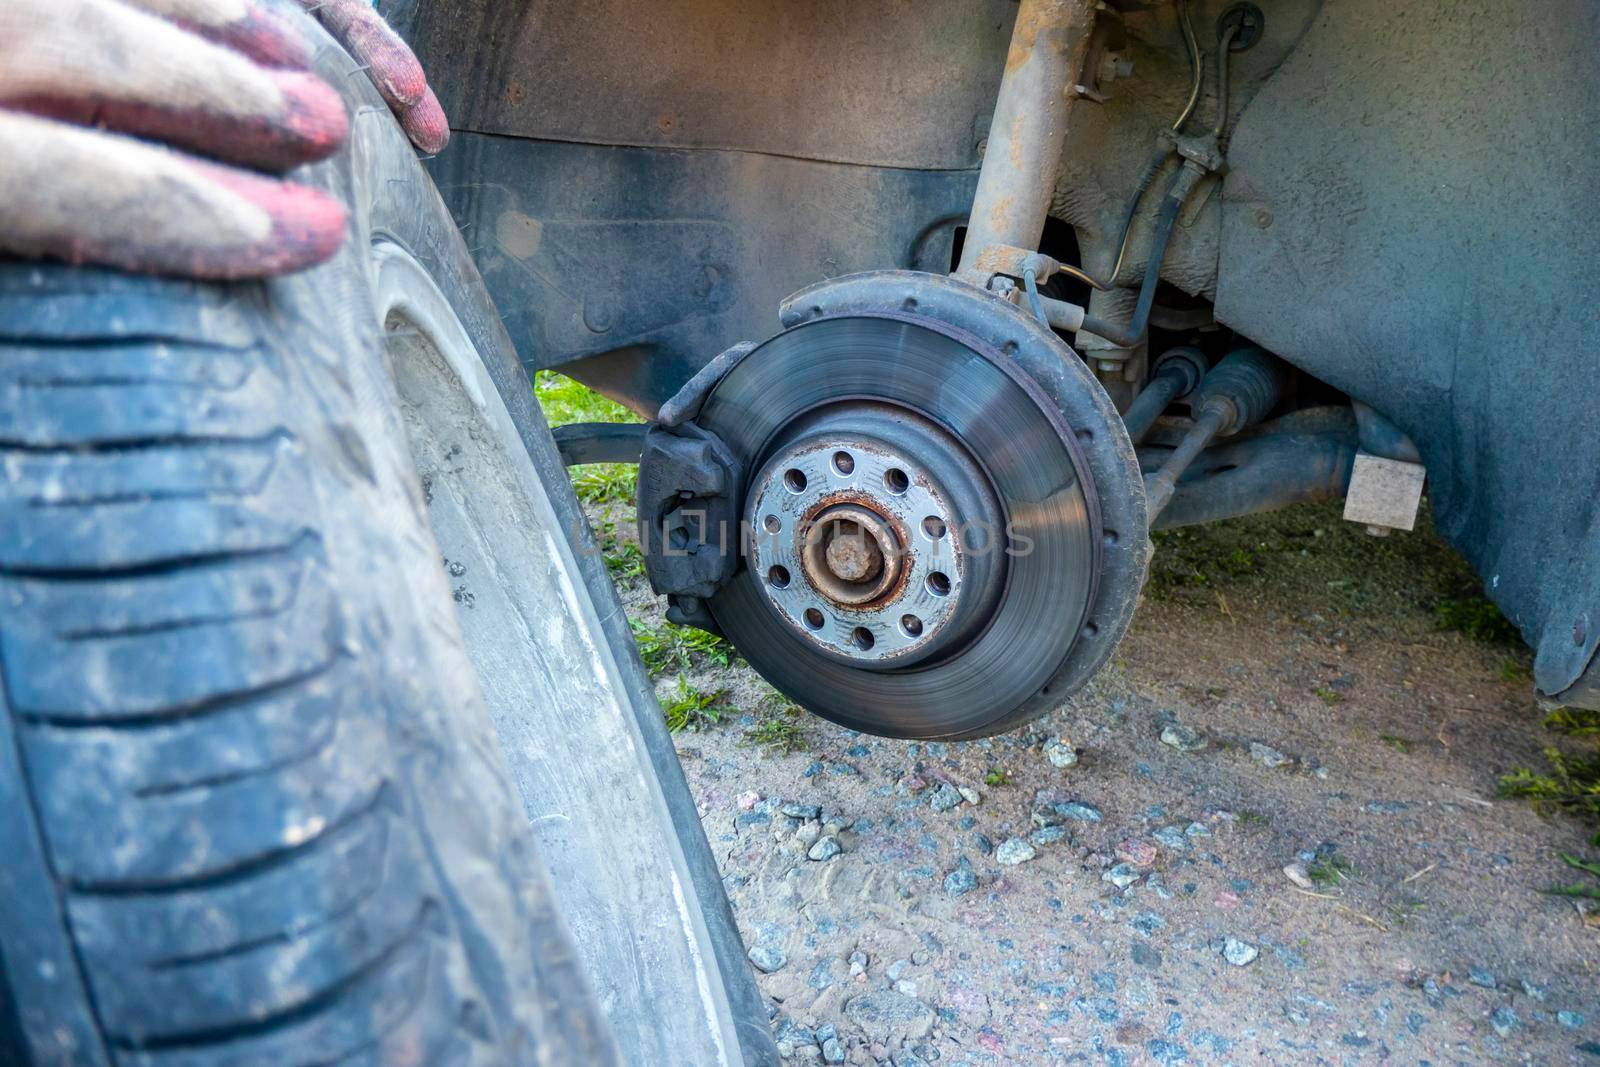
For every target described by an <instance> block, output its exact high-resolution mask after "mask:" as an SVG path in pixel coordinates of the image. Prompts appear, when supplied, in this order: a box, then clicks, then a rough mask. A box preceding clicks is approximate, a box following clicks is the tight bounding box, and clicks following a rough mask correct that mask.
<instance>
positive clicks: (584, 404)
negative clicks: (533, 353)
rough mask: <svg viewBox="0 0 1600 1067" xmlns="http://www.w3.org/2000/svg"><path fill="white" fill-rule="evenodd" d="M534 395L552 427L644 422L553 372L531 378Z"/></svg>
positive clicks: (613, 402)
mask: <svg viewBox="0 0 1600 1067" xmlns="http://www.w3.org/2000/svg"><path fill="white" fill-rule="evenodd" d="M533 395H534V396H535V397H536V398H537V399H538V401H539V407H540V408H541V409H542V410H543V411H544V418H545V421H546V422H548V423H549V424H550V425H551V426H552V427H556V426H566V425H567V424H568V423H573V422H643V421H644V420H643V419H641V418H640V417H639V416H637V415H635V414H634V413H633V412H631V411H629V410H628V409H627V408H625V407H623V406H622V405H621V404H619V403H617V402H616V401H615V400H612V399H610V398H609V397H604V396H601V395H600V394H599V393H597V392H595V391H594V390H593V389H590V388H589V387H588V386H586V385H583V384H581V383H579V382H575V381H573V380H572V379H571V378H568V377H567V376H566V375H565V374H557V373H556V372H555V371H553V370H542V371H540V372H539V373H538V374H535V375H534V376H533Z"/></svg>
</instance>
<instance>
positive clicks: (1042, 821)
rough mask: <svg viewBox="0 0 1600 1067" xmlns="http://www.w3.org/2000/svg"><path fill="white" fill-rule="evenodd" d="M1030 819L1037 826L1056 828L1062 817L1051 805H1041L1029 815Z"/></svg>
mask: <svg viewBox="0 0 1600 1067" xmlns="http://www.w3.org/2000/svg"><path fill="white" fill-rule="evenodd" d="M1028 818H1029V820H1030V821H1032V823H1033V825H1035V826H1054V825H1056V824H1057V823H1059V822H1060V821H1061V816H1060V814H1058V813H1057V812H1056V809H1055V808H1053V807H1051V806H1050V805H1049V804H1041V805H1039V806H1038V807H1036V808H1034V809H1033V811H1032V812H1030V813H1029V815H1028Z"/></svg>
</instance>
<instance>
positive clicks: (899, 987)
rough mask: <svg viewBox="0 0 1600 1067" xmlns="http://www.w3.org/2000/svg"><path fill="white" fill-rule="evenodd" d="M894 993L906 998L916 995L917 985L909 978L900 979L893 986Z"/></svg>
mask: <svg viewBox="0 0 1600 1067" xmlns="http://www.w3.org/2000/svg"><path fill="white" fill-rule="evenodd" d="M894 991H895V992H896V993H900V994H903V995H905V996H908V997H914V996H916V995H917V983H915V982H913V981H912V980H911V979H909V978H902V979H900V981H898V982H896V983H895V984H894Z"/></svg>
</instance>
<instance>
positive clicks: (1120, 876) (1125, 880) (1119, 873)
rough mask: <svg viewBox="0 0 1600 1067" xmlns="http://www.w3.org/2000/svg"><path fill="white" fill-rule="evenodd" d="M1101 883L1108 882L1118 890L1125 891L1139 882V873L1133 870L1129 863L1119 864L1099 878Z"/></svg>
mask: <svg viewBox="0 0 1600 1067" xmlns="http://www.w3.org/2000/svg"><path fill="white" fill-rule="evenodd" d="M1100 880H1101V881H1102V882H1110V883H1111V884H1112V885H1114V886H1116V887H1117V888H1118V889H1126V888H1128V887H1129V886H1130V885H1132V884H1133V883H1135V882H1137V881H1138V880H1139V872H1138V871H1136V870H1134V868H1133V864H1131V863H1119V864H1117V865H1116V866H1115V867H1113V868H1111V869H1110V870H1109V871H1107V872H1106V873H1105V874H1102V875H1101V876H1100Z"/></svg>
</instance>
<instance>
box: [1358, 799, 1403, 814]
mask: <svg viewBox="0 0 1600 1067" xmlns="http://www.w3.org/2000/svg"><path fill="white" fill-rule="evenodd" d="M1410 806H1411V805H1409V804H1407V803H1406V802H1405V801H1403V800H1369V801H1367V808H1366V810H1367V814H1368V815H1399V814H1400V813H1401V812H1402V811H1405V810H1406V809H1407V808H1409V807H1410Z"/></svg>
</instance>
